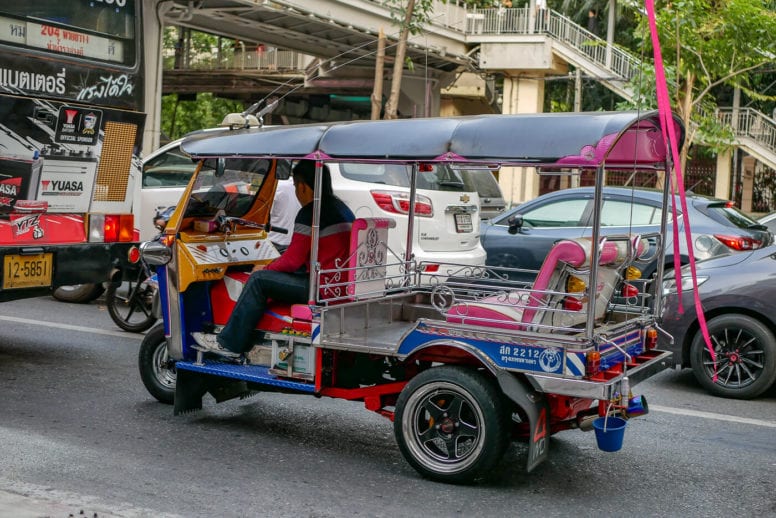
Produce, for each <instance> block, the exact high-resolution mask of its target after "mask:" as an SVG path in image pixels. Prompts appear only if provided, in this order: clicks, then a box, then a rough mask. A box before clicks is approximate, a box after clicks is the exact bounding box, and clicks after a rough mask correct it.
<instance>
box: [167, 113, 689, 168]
mask: <svg viewBox="0 0 776 518" xmlns="http://www.w3.org/2000/svg"><path fill="white" fill-rule="evenodd" d="M673 120H674V124H675V128H676V132H677V135H678V139H679V143H678V145H679V147H680V149H681V145H682V143H683V140H684V128H683V126H682V123H681V121H680V120H679V119H678V117H676V116H674V118H673ZM182 147H183V150H184V151H185V152H186V153H188V154H189V155H191V156H192V157H193V158H213V157H277V158H291V159H294V158H317V159H322V160H332V161H336V160H353V159H361V160H374V161H428V162H433V161H437V162H439V161H444V162H461V163H477V162H483V163H493V162H496V163H502V164H512V165H530V166H556V167H596V166H598V165H599V164H602V163H604V162H605V163H606V165H607V166H608V167H612V166H615V167H629V168H632V167H638V168H644V167H647V168H652V167H655V166H658V165H661V164H663V163H664V162H665V159H666V147H665V145H664V141H663V137H662V132H661V130H660V124H659V118H658V114H657V112H655V111H650V112H590V113H549V114H528V115H478V116H470V117H439V118H428V119H399V120H389V121H352V122H336V123H330V124H311V125H298V126H270V127H264V128H254V129H245V130H236V131H224V132H217V133H207V134H201V135H197V136H193V137H191V138H189V139H186V140H185V141H184V142H183V145H182Z"/></svg>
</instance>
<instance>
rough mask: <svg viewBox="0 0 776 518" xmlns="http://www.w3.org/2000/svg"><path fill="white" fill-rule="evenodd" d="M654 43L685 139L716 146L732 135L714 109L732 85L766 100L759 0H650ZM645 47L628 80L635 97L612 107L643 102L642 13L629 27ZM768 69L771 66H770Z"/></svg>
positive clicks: (646, 64)
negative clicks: (637, 71) (653, 3)
mask: <svg viewBox="0 0 776 518" xmlns="http://www.w3.org/2000/svg"><path fill="white" fill-rule="evenodd" d="M656 4H657V5H656V6H655V10H656V22H657V26H658V31H659V34H658V36H659V39H660V46H661V50H662V56H663V61H664V64H665V75H666V79H667V81H668V82H669V85H668V88H669V93H670V95H671V97H672V103H673V104H674V109H675V110H677V112H678V113H679V114H680V115H681V117H682V118H683V119H684V120H685V124H690V121H692V123H691V124H692V126H693V128H694V131H692V132H690V142H688V144H691V143H692V140H698V141H701V142H703V143H704V144H707V145H709V146H710V147H711V148H712V149H714V150H716V151H719V150H722V149H723V148H725V147H729V146H730V144H731V142H732V140H733V135H732V133H731V131H730V129H729V128H724V127H721V126H720V125H719V123H718V120H717V118H716V117H715V114H714V112H715V110H716V108H717V106H719V105H730V92H731V91H732V89H733V88H734V87H738V88H741V91H742V92H743V93H744V94H745V95H747V96H748V97H749V98H751V99H754V100H757V101H768V100H770V99H773V96H770V95H767V94H766V93H765V92H764V90H761V88H762V84H763V80H762V79H761V75H762V74H766V75H767V74H769V70H768V68H770V65H772V63H773V61H774V56H773V52H774V50H775V49H776V15H775V14H774V13H773V11H771V10H769V9H768V8H767V6H766V4H767V2H765V1H763V0H673V1H670V2H667V1H660V2H656ZM635 35H636V37H637V39H640V40H641V41H642V46H643V47H644V48H645V49H646V50H647V52H645V53H644V54H643V56H642V70H641V73H640V74H639V75H638V76H637V77H635V78H633V80H632V83H631V85H632V86H633V88H634V91H635V92H636V94H637V95H636V99H637V101H635V102H632V103H627V102H623V103H621V104H620V105H619V106H618V107H619V108H621V109H626V108H641V109H650V108H654V107H655V106H656V102H655V98H654V84H655V71H654V67H655V65H654V60H653V59H652V43H651V39H650V36H649V27H648V21H647V17H646V15H645V14H644V15H643V16H642V20H641V23H640V24H639V27H638V30H637V31H636V33H635ZM770 74H771V77H772V71H771V72H770Z"/></svg>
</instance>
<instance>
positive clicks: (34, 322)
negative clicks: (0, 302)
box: [0, 316, 145, 340]
mask: <svg viewBox="0 0 776 518" xmlns="http://www.w3.org/2000/svg"><path fill="white" fill-rule="evenodd" d="M0 321H6V322H16V323H18V324H29V325H32V326H43V327H53V328H54V329H69V330H71V331H78V332H81V333H92V334H95V335H105V336H117V337H119V338H128V339H130V340H142V339H143V337H144V336H145V335H143V334H138V333H129V332H126V331H107V330H104V329H94V328H92V327H83V326H73V325H69V324H59V323H56V322H41V321H40V320H32V319H29V318H18V317H6V316H0Z"/></svg>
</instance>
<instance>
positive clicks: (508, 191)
mask: <svg viewBox="0 0 776 518" xmlns="http://www.w3.org/2000/svg"><path fill="white" fill-rule="evenodd" d="M543 107H544V80H543V79H536V78H535V77H531V78H524V77H520V76H506V77H504V98H503V100H502V103H501V111H502V113H505V114H516V113H541V112H542V111H543ZM499 185H501V191H502V192H503V193H504V198H505V199H506V200H507V201H508V202H510V203H511V205H515V204H519V203H522V202H524V201H528V200H532V199H534V198H536V197H537V196H538V195H539V175H537V174H536V169H535V168H533V167H505V168H502V170H501V174H500V175H499Z"/></svg>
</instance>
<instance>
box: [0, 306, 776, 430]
mask: <svg viewBox="0 0 776 518" xmlns="http://www.w3.org/2000/svg"><path fill="white" fill-rule="evenodd" d="M0 321H6V322H18V323H20V324H29V325H34V326H44V327H53V328H54V329H69V330H71V331H79V332H81V333H93V334H96V335H104V336H117V337H119V338H129V339H134V340H142V339H143V337H144V336H145V335H143V334H138V333H128V332H123V331H107V330H104V329H94V328H91V327H83V326H73V325H69V324H59V323H53V322H51V323H50V322H41V321H40V320H32V319H29V318H18V317H6V316H0ZM649 409H650V410H653V411H655V412H664V413H666V414H674V415H683V416H689V417H700V418H702V419H714V420H716V421H728V422H731V423H741V424H751V425H755V426H765V427H767V428H776V422H774V421H765V420H762V419H751V418H748V417H738V416H734V415H727V414H715V413H713V412H701V411H699V410H689V409H686V408H673V407H667V406H658V405H652V404H650V405H649Z"/></svg>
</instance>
